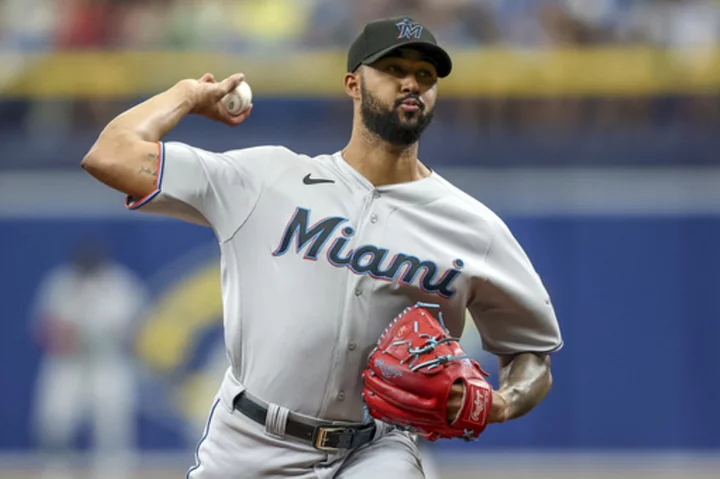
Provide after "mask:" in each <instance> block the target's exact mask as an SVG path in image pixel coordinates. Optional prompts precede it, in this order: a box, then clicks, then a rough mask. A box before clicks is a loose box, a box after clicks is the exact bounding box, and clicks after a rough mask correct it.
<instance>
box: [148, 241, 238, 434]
mask: <svg viewBox="0 0 720 479" xmlns="http://www.w3.org/2000/svg"><path fill="white" fill-rule="evenodd" d="M150 288H151V291H152V293H153V302H152V304H151V307H150V310H149V311H148V314H147V315H146V317H145V320H144V321H143V323H142V325H141V327H140V328H139V331H138V334H137V336H136V343H135V353H136V356H137V358H138V359H139V360H140V362H141V365H142V368H141V370H142V373H141V391H142V394H141V401H140V407H141V410H142V412H143V413H144V414H145V415H146V416H149V417H150V418H151V419H152V420H153V421H157V422H161V423H163V425H165V426H167V427H168V428H169V429H171V430H174V431H175V432H177V433H179V434H181V435H182V436H183V437H184V439H185V440H187V441H188V442H190V443H195V442H197V434H198V431H199V430H202V427H203V426H204V424H205V421H206V420H207V414H208V410H209V408H210V406H211V404H212V399H213V397H214V395H215V394H216V393H217V390H218V387H219V386H220V383H221V381H222V377H223V374H224V372H225V370H226V369H227V367H228V364H229V363H228V361H227V357H226V355H225V345H224V342H223V322H222V318H223V314H222V312H223V305H222V294H221V282H220V263H219V257H218V253H217V245H215V244H212V245H208V246H203V247H200V248H198V249H196V250H193V251H191V252H190V253H188V254H186V255H184V256H183V257H180V258H178V259H176V260H175V261H173V262H172V263H171V264H170V265H169V266H167V267H165V268H163V269H162V270H160V271H158V273H157V274H156V275H155V276H154V277H153V278H152V279H151V280H150Z"/></svg>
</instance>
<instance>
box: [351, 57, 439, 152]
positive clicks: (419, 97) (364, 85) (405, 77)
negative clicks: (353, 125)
mask: <svg viewBox="0 0 720 479" xmlns="http://www.w3.org/2000/svg"><path fill="white" fill-rule="evenodd" d="M400 55H401V56H393V57H385V58H382V59H380V60H378V61H377V62H375V63H373V65H372V66H371V67H369V68H363V69H362V82H361V85H360V88H361V96H362V98H361V114H362V120H363V123H364V124H365V127H366V128H367V129H368V130H369V131H370V132H372V133H374V134H376V135H378V136H379V137H380V138H381V139H382V140H384V141H387V142H388V143H390V144H391V145H394V146H408V145H412V144H413V143H416V142H417V141H418V140H419V139H420V136H421V135H422V133H423V131H424V130H425V129H426V128H427V127H428V126H429V125H430V123H431V121H432V118H433V111H434V108H435V100H436V98H437V88H436V85H437V72H436V70H435V67H434V66H433V65H432V64H431V63H428V62H427V61H423V60H422V59H421V57H420V54H419V53H418V52H416V51H412V50H409V51H401V52H400Z"/></svg>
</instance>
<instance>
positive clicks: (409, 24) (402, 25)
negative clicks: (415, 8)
mask: <svg viewBox="0 0 720 479" xmlns="http://www.w3.org/2000/svg"><path fill="white" fill-rule="evenodd" d="M395 25H396V26H397V27H398V30H400V33H399V34H398V39H400V38H417V39H418V40H419V39H420V35H422V31H423V26H422V25H420V24H419V23H417V22H413V21H412V20H410V19H409V18H403V19H402V21H400V22H398V23H396V24H395Z"/></svg>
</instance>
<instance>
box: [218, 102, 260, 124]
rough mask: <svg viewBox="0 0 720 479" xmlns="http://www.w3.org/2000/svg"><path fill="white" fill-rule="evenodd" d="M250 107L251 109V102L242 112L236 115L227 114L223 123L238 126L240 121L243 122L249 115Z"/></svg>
mask: <svg viewBox="0 0 720 479" xmlns="http://www.w3.org/2000/svg"><path fill="white" fill-rule="evenodd" d="M252 109H253V106H252V103H251V104H250V106H249V107H248V108H247V110H245V111H244V112H242V113H240V114H239V115H237V116H232V115H229V114H227V118H226V120H225V123H226V124H228V125H230V126H238V125H239V124H240V123H242V122H244V121H245V120H247V119H248V117H249V116H250V112H251V111H252Z"/></svg>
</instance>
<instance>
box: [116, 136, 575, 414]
mask: <svg viewBox="0 0 720 479" xmlns="http://www.w3.org/2000/svg"><path fill="white" fill-rule="evenodd" d="M160 148H161V155H160V162H161V166H160V172H159V175H158V190H157V191H156V192H154V193H153V194H151V195H149V196H148V197H146V198H143V199H140V200H137V201H135V200H132V199H128V207H129V208H131V209H134V208H138V207H142V210H143V211H148V212H152V213H158V214H165V215H170V216H174V217H178V218H182V219H185V220H188V221H192V222H195V223H199V224H204V225H208V226H210V227H212V229H213V230H214V232H215V234H216V236H217V239H218V241H219V244H220V248H221V271H222V296H223V305H224V326H225V344H226V347H227V353H228V356H229V360H230V368H229V370H228V374H227V375H226V378H225V380H224V382H223V386H222V388H221V395H222V396H223V397H225V398H226V399H227V400H229V404H232V400H231V397H233V396H234V395H236V394H237V393H238V392H240V391H241V390H242V389H243V388H247V390H248V391H249V392H251V393H252V394H253V395H255V396H257V397H259V398H262V399H263V400H265V401H267V402H270V403H274V404H278V405H280V406H284V407H286V408H288V409H289V410H290V411H294V412H297V413H300V414H304V415H307V416H312V417H319V418H325V419H332V420H343V421H361V420H362V419H363V403H362V399H361V389H362V381H361V379H360V373H361V371H362V370H363V368H364V365H365V360H366V358H367V354H368V352H369V351H370V349H371V348H372V346H373V345H374V343H375V342H376V341H377V339H378V337H379V336H380V334H381V333H382V331H383V330H384V329H385V327H386V326H387V325H388V323H389V321H390V320H392V319H393V317H395V316H396V315H397V314H398V313H400V312H401V311H402V310H403V309H404V308H406V307H407V306H410V305H412V304H414V303H416V302H417V301H424V302H428V303H435V304H438V305H439V306H440V308H441V310H442V312H443V314H444V319H445V322H446V325H447V326H448V329H449V330H450V332H451V333H453V334H454V335H458V336H459V335H460V334H461V332H462V329H463V325H464V317H465V316H464V313H465V310H466V309H468V310H469V311H470V313H471V315H472V317H473V319H474V322H475V324H476V325H477V328H478V330H479V332H480V334H481V337H482V340H483V345H484V347H485V348H486V349H487V350H488V351H490V352H492V353H495V354H499V355H503V354H512V353H518V352H525V351H535V352H553V351H555V350H557V349H558V348H560V347H561V344H562V341H561V335H560V331H559V328H558V324H557V321H556V317H555V314H554V311H553V307H552V304H551V301H550V299H549V297H548V294H547V292H546V289H545V287H544V286H543V284H542V282H541V280H540V278H539V276H538V274H537V273H536V272H535V270H534V268H533V266H532V264H531V262H530V261H529V259H528V257H527V255H526V254H525V253H524V251H523V249H522V248H521V247H520V245H519V244H518V242H517V241H516V240H515V238H514V237H513V236H512V234H511V232H510V231H509V230H508V228H507V227H506V225H505V224H504V223H503V221H502V220H501V219H500V218H498V216H496V215H495V214H494V213H493V212H491V211H490V210H489V209H488V208H487V207H485V206H484V205H483V204H481V203H480V202H479V201H477V200H475V199H474V198H472V197H470V196H469V195H467V194H465V193H463V192H462V191H460V190H459V189H457V188H455V187H454V186H452V185H451V184H450V183H449V182H447V181H446V180H445V179H443V178H442V177H441V176H440V175H439V174H437V173H436V172H432V174H430V175H429V176H428V177H426V178H423V179H421V180H417V181H413V182H408V183H402V184H394V185H387V186H379V187H374V186H373V185H372V184H371V183H370V182H369V181H368V180H367V179H366V178H364V177H363V176H362V175H360V174H359V173H358V172H357V171H356V170H355V169H354V168H352V167H351V166H350V165H349V164H348V163H346V162H345V160H344V159H343V158H342V155H341V154H340V153H335V154H333V155H321V156H318V157H315V158H310V157H308V156H304V155H300V154H297V153H294V152H292V151H290V150H288V149H286V148H283V147H275V146H265V147H256V148H249V149H242V150H234V151H229V152H225V153H212V152H209V151H205V150H202V149H199V148H194V147H191V146H188V145H186V144H182V143H177V142H167V143H161V144H160ZM143 205H144V206H143Z"/></svg>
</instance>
